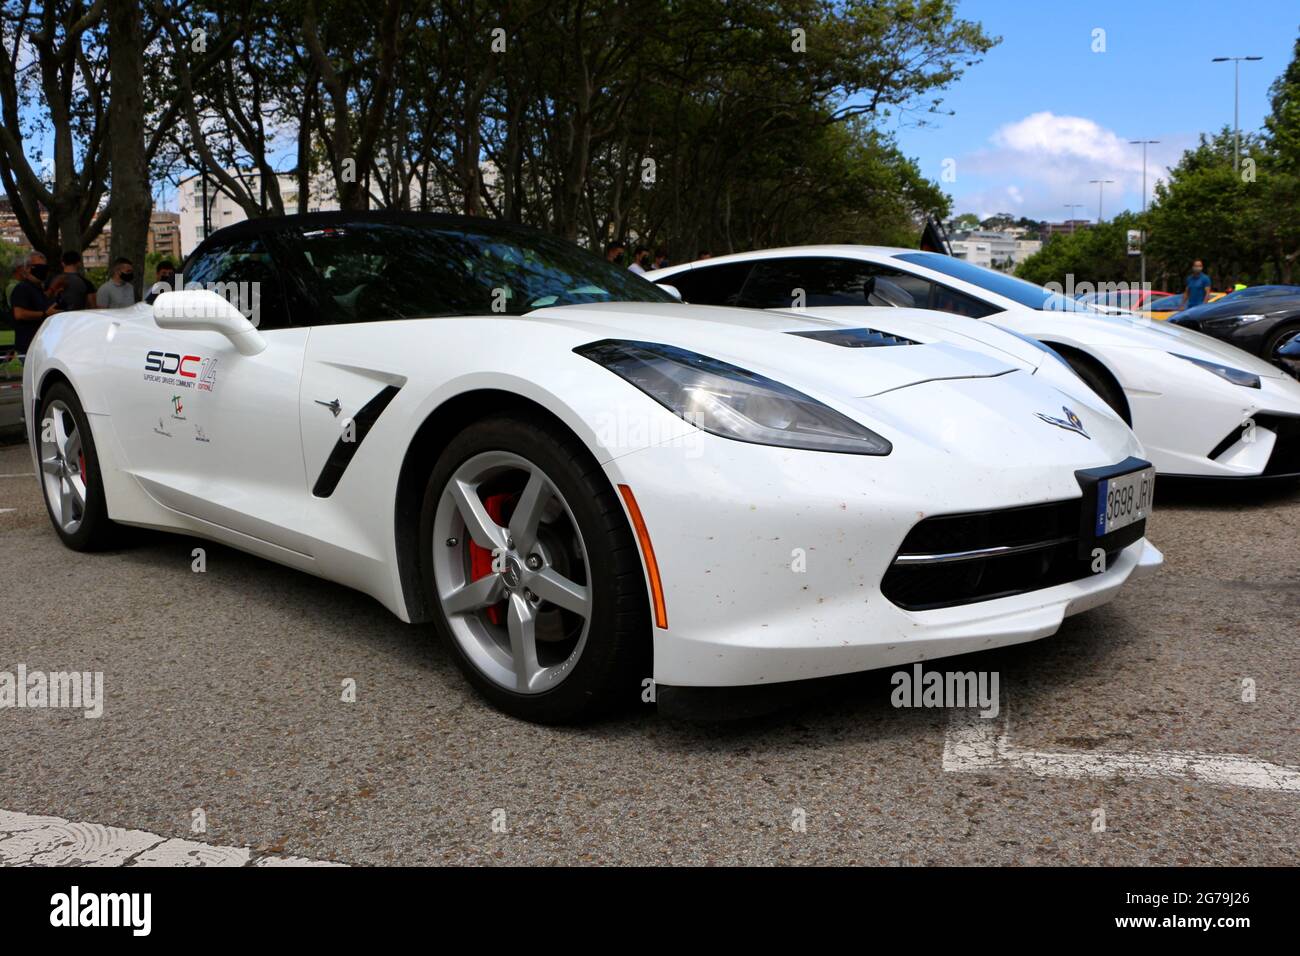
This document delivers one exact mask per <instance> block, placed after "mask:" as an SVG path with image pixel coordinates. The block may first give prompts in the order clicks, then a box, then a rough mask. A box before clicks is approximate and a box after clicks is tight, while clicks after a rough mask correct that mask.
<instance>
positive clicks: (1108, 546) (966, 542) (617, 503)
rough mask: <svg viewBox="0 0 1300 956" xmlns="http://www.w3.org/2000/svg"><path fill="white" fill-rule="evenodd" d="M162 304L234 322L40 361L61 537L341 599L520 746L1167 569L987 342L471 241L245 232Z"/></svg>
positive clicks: (1092, 407)
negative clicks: (274, 578) (326, 588)
mask: <svg viewBox="0 0 1300 956" xmlns="http://www.w3.org/2000/svg"><path fill="white" fill-rule="evenodd" d="M186 270H187V272H186V275H185V280H186V282H187V285H188V284H193V283H203V284H215V285H217V286H219V287H220V288H222V289H223V291H225V292H226V293H227V295H228V296H229V295H231V294H234V295H235V296H236V297H237V300H238V301H239V302H240V304H241V305H242V306H243V307H244V311H248V312H251V313H252V314H253V318H255V319H256V320H257V324H256V325H254V323H253V322H251V321H250V320H249V317H248V316H246V315H244V314H242V313H241V310H240V308H237V307H236V306H235V305H232V304H231V303H230V302H229V301H228V299H227V298H223V297H222V296H221V295H218V294H217V292H215V291H212V290H210V289H194V288H187V289H186V290H185V291H178V292H165V293H163V294H161V295H159V296H158V298H157V299H156V301H155V303H154V304H153V305H152V306H148V305H143V304H142V305H137V306H135V307H133V308H129V309H119V310H112V311H85V312H73V313H64V314H60V315H57V316H54V317H52V318H51V319H49V320H47V321H46V322H45V324H44V326H43V327H42V329H41V330H40V332H39V334H38V335H37V338H36V341H35V343H34V344H33V346H32V349H31V351H30V352H29V355H28V361H27V365H26V368H25V373H24V381H23V387H24V396H25V401H26V402H27V407H28V408H29V409H31V410H32V414H31V415H29V416H28V421H29V422H31V423H32V425H31V427H30V428H29V431H30V435H29V437H30V440H31V445H32V452H33V455H34V456H35V460H36V464H37V469H38V474H39V477H40V481H41V483H42V487H43V489H44V493H45V500H46V504H47V506H48V508H49V513H50V518H51V520H52V522H53V524H54V528H55V530H56V531H57V532H58V534H59V536H60V537H61V538H62V539H63V541H64V542H65V543H66V544H67V545H69V546H70V547H73V548H78V549H96V548H104V547H107V546H109V545H110V544H111V542H112V541H113V536H114V532H115V530H116V529H117V527H118V526H119V525H139V526H146V527H151V528H159V529H165V530H169V531H177V532H182V533H187V534H194V535H200V536H203V537H207V538H210V539H214V540H217V541H222V542H225V543H227V544H229V545H232V546H234V547H237V548H242V549H244V550H246V551H249V552H252V553H254V554H257V555H261V556H263V557H266V558H269V559H271V560H274V561H278V562H281V563H283V564H286V565H289V566H291V567H295V568H300V569H302V570H304V571H308V572H311V573H313V574H317V575H320V576H322V577H325V578H327V579H329V580H331V581H336V582H339V583H341V584H344V585H347V586H349V587H353V588H356V589H358V590H360V591H363V592H365V593H367V594H370V595H373V596H374V597H375V598H376V599H377V600H379V601H380V602H382V603H383V604H384V605H385V606H386V607H388V608H389V609H390V610H391V611H392V612H393V613H394V614H396V615H398V616H399V617H400V618H402V619H403V620H405V621H410V622H432V623H433V624H434V625H435V627H436V629H437V630H438V631H439V632H440V633H441V634H442V635H443V636H444V637H445V638H446V639H447V640H448V642H449V645H450V647H451V648H452V649H453V652H454V654H455V657H456V660H457V661H458V662H459V664H460V665H461V666H462V668H463V670H464V671H465V673H466V674H467V675H468V677H469V679H470V680H471V682H472V683H473V684H474V685H475V686H477V687H478V688H479V689H480V690H481V691H482V692H483V693H484V694H485V695H486V696H487V697H489V698H490V699H491V700H492V701H494V702H495V703H496V704H497V705H498V706H500V707H501V708H503V709H505V710H507V711H508V712H510V713H512V714H515V715H518V716H521V717H524V718H528V719H532V720H540V721H567V720H573V719H577V718H580V717H582V716H584V715H585V714H587V713H589V712H591V711H593V710H596V709H598V708H601V707H604V706H607V705H610V704H613V703H616V702H617V701H618V700H620V699H624V700H629V701H633V700H636V699H639V698H640V697H641V695H642V694H643V693H644V691H645V688H646V687H648V686H650V685H649V679H650V678H653V681H654V686H655V687H656V688H657V690H658V700H659V703H660V705H661V707H663V706H665V705H669V706H670V709H671V702H672V701H673V700H678V701H681V700H685V699H687V698H688V697H689V696H690V694H689V693H688V692H687V691H686V690H685V689H686V688H718V687H736V686H743V685H756V684H773V683H779V682H784V681H793V680H797V679H801V678H813V677H821V676H825V675H832V674H842V673H848V672H854V671H859V670H864V669H868V668H875V667H882V666H888V665H895V664H900V663H904V662H913V661H917V660H922V659H928V658H933V657H938V656H942V655H947V654H954V653H961V652H965V651H971V650H977V649H980V648H986V647H992V646H997V645H1003V644H1011V643H1016V642H1020V641H1028V640H1033V639H1035V638H1039V637H1043V636H1045V635H1048V634H1051V633H1053V632H1054V631H1055V630H1056V629H1057V628H1058V627H1059V626H1060V624H1061V620H1062V618H1063V617H1064V616H1065V615H1067V614H1073V613H1076V612H1079V611H1083V610H1086V609H1088V608H1090V607H1094V606H1096V605H1097V604H1100V603H1102V602H1104V601H1106V600H1108V599H1109V598H1111V597H1112V596H1113V595H1114V594H1115V593H1116V591H1117V590H1118V589H1119V588H1120V587H1121V585H1123V583H1124V582H1125V581H1126V580H1127V579H1128V578H1129V577H1130V576H1132V575H1133V574H1134V573H1135V572H1138V571H1142V570H1147V569H1151V568H1154V567H1155V566H1157V565H1158V564H1159V563H1160V561H1161V557H1160V554H1159V552H1158V551H1157V550H1156V549H1155V548H1154V547H1152V546H1151V545H1150V544H1148V543H1147V541H1146V539H1145V537H1144V533H1145V519H1146V516H1147V514H1148V512H1149V508H1150V502H1151V495H1152V485H1153V482H1154V472H1153V470H1152V469H1151V468H1150V467H1149V465H1148V463H1147V462H1146V461H1144V460H1143V459H1142V457H1141V456H1142V449H1141V447H1140V445H1139V444H1138V442H1137V440H1136V438H1135V437H1134V435H1133V433H1132V432H1131V431H1130V430H1129V428H1128V427H1127V426H1126V425H1125V424H1124V423H1123V422H1122V421H1121V420H1120V418H1119V417H1118V416H1117V415H1115V414H1114V413H1113V412H1112V411H1111V410H1110V409H1108V408H1106V407H1105V405H1104V404H1103V403H1102V402H1100V401H1099V400H1097V398H1096V396H1094V395H1092V394H1091V393H1089V392H1088V391H1087V390H1086V389H1083V388H1081V387H1079V383H1078V382H1077V380H1075V379H1074V378H1073V376H1072V375H1070V374H1069V372H1068V370H1066V369H1065V368H1064V366H1063V365H1061V363H1059V362H1058V361H1056V360H1055V359H1054V358H1052V357H1050V356H1049V355H1048V353H1046V352H1045V351H1044V350H1042V349H1041V348H1039V347H1037V346H1035V345H1031V344H1029V343H1026V342H1025V341H1023V340H1021V339H1019V338H1017V337H1015V336H1012V335H1009V334H1006V333H1003V332H1001V331H999V330H997V329H993V328H982V327H973V328H968V327H965V324H964V323H960V322H958V321H956V320H952V319H949V318H948V317H945V316H936V315H935V314H933V313H925V312H916V311H911V310H897V311H895V312H893V313H875V315H874V318H875V319H878V320H879V321H874V322H873V323H872V325H871V326H869V327H868V326H866V325H863V324H862V323H858V322H848V323H846V322H841V321H837V320H836V319H833V318H832V319H818V318H813V317H810V316H796V315H789V314H779V313H772V312H767V313H764V312H758V311H752V310H741V309H726V308H709V307H694V306H688V305H683V304H680V303H678V302H677V301H675V300H674V299H673V298H671V297H670V295H669V294H668V293H666V292H664V291H663V290H661V289H659V288H658V287H656V286H654V285H652V284H651V283H648V282H645V281H644V280H642V279H640V278H638V277H637V276H634V275H632V274H631V273H629V272H627V271H625V270H622V269H618V268H615V267H613V266H610V265H608V264H607V263H605V262H603V261H601V260H600V259H598V258H597V257H594V256H591V255H589V254H588V253H586V252H583V251H581V250H579V249H577V248H576V247H574V246H572V245H571V244H569V243H566V242H563V241H561V240H558V239H555V238H553V237H548V236H544V235H542V234H540V233H536V232H533V231H531V230H527V229H523V228H521V227H515V226H507V225H503V224H498V223H491V222H486V221H483V220H479V219H472V220H471V219H461V218H457V217H442V216H421V215H415V214H395V213H394V214H380V213H370V214H348V213H323V214H312V215H307V216H290V217H285V218H281V219H274V220H256V221H251V222H247V223H242V224H239V225H235V226H232V227H229V228H227V229H223V230H221V231H220V232H218V233H216V234H214V235H213V236H211V237H210V238H208V239H207V240H206V241H205V242H204V243H203V244H202V245H201V246H200V247H199V248H198V249H197V250H196V251H195V253H194V254H193V255H192V256H191V258H190V260H189V261H188V262H187V264H186ZM241 284H242V285H241ZM243 292H248V293H250V295H248V296H246V295H243V294H242V293H243ZM250 297H251V299H252V300H253V301H252V305H251V306H250V305H249V298H250Z"/></svg>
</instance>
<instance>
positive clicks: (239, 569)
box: [0, 445, 1300, 865]
mask: <svg viewBox="0 0 1300 956" xmlns="http://www.w3.org/2000/svg"><path fill="white" fill-rule="evenodd" d="M31 472H32V462H31V458H30V456H29V454H28V452H27V450H26V448H25V447H24V446H21V445H7V446H4V447H0V475H3V477H0V569H2V570H3V576H2V578H0V580H2V581H3V588H4V594H5V611H4V615H3V626H0V671H9V672H14V671H15V669H16V668H17V667H18V666H19V665H20V664H21V665H23V666H24V667H25V668H27V669H28V670H29V671H36V670H40V671H47V672H55V671H63V670H76V671H82V672H95V671H102V672H103V675H104V676H103V681H104V685H103V686H104V702H103V715H102V717H100V718H98V719H87V718H86V717H84V716H83V715H82V713H81V712H79V711H78V712H72V711H69V710H53V709H3V710H0V751H2V752H3V753H4V754H5V761H4V770H3V786H2V787H0V811H8V812H9V813H10V814H11V815H15V814H19V815H21V814H26V815H37V816H51V817H58V818H62V819H63V820H65V821H77V822H86V823H88V824H102V825H104V826H108V827H119V828H125V829H128V830H133V831H148V833H150V834H155V835H157V836H158V838H159V839H168V840H171V839H175V840H189V841H197V842H200V843H207V844H212V845H213V846H214V847H218V846H219V847H247V848H250V854H251V856H252V858H254V859H256V858H259V857H265V856H268V855H270V856H277V857H288V858H305V859H311V860H328V861H338V862H343V863H350V864H356V865H366V864H431V863H432V864H437V863H458V864H459V863H505V864H512V863H513V864H549V863H628V864H661V863H679V864H704V863H752V864H767V863H835V864H838V863H862V864H925V863H931V864H965V863H993V864H1017V863H1026V864H1027V863H1035V864H1044V863H1046V864H1052V863H1060V864H1124V863H1127V864H1207V863H1220V864H1283V865H1286V864H1291V865H1293V864H1295V863H1297V862H1298V861H1300V852H1298V843H1300V785H1297V780H1300V733H1298V732H1297V730H1298V729H1300V652H1298V651H1297V645H1298V644H1300V490H1298V489H1296V488H1295V487H1291V488H1284V489H1281V490H1276V489H1272V490H1270V489H1264V490H1251V489H1243V488H1241V487H1230V488H1229V487H1221V488H1208V489H1185V488H1173V487H1168V488H1166V487H1165V486H1162V487H1161V488H1160V490H1159V491H1158V493H1157V502H1156V513H1155V515H1154V517H1153V519H1152V521H1151V523H1150V525H1149V536H1150V538H1151V539H1152V540H1153V541H1154V542H1155V543H1156V545H1157V546H1158V547H1160V548H1161V549H1162V550H1163V551H1164V552H1165V556H1166V565H1165V567H1164V568H1163V569H1162V570H1161V571H1160V572H1159V573H1158V574H1156V575H1154V576H1153V577H1150V578H1148V579H1146V580H1143V581H1138V582H1133V583H1132V584H1130V585H1129V586H1128V587H1127V588H1126V589H1125V590H1124V591H1123V592H1122V593H1121V594H1120V596H1119V598H1118V599H1117V600H1116V601H1114V602H1113V603H1112V604H1110V605H1108V606H1106V607H1103V608H1100V609H1098V610H1095V611H1092V612H1089V613H1087V614H1084V615H1082V616H1079V617H1075V618H1072V619H1070V620H1068V621H1067V622H1066V624H1065V626H1064V627H1063V628H1062V630H1061V631H1060V633H1058V634H1057V635H1055V636H1054V637H1050V638H1047V639H1044V640H1041V641H1037V642H1034V643H1031V644H1027V645H1022V646H1020V647H1015V648H1009V649H1004V650H999V651H990V652H985V653H981V654H977V655H968V656H967V657H964V658H960V659H956V660H953V661H950V662H946V663H930V664H928V665H927V666H928V667H932V668H938V669H953V670H958V669H960V670H984V671H997V672H998V673H999V675H1000V685H1001V691H1002V697H1003V709H1002V713H1001V714H1000V715H999V717H998V718H996V719H995V720H994V721H991V722H985V723H984V724H977V725H972V723H971V721H970V720H969V719H967V715H966V714H965V713H953V712H951V711H948V710H942V709H896V708H894V707H893V706H892V705H891V702H890V694H891V690H892V688H891V686H890V683H889V675H888V673H887V672H882V673H875V674H868V675H862V676H860V677H857V678H854V679H852V680H849V681H844V682H839V683H836V684H835V685H833V687H831V688H828V690H827V693H825V694H822V695H819V697H818V699H817V700H816V701H815V702H813V703H808V704H804V705H801V706H797V707H795V708H793V709H788V710H785V711H782V712H779V713H775V714H771V715H769V716H766V717H762V718H758V719H753V720H749V721H745V722H739V723H726V724H707V725H701V724H690V723H682V722H675V721H669V720H666V719H664V718H661V717H659V716H657V715H656V713H655V711H654V708H653V707H651V706H649V705H647V706H646V707H645V708H644V710H642V711H640V712H636V711H632V712H629V713H627V714H623V715H619V716H617V717H614V718H611V719H608V720H605V721H603V722H600V723H597V724H594V725H590V726H586V727H581V728H548V727H539V726H531V725H528V724H523V723H519V722H517V721H515V720H512V719H509V718H507V717H504V716H502V715H501V714H499V713H497V712H495V711H494V710H492V709H490V708H489V707H488V706H487V705H486V704H485V703H483V702H482V701H481V700H480V699H478V698H477V697H476V696H475V695H474V693H473V692H472V691H471V689H470V688H469V686H468V685H467V684H466V682H465V681H464V680H463V679H462V677H461V676H460V673H459V672H458V671H457V669H456V667H455V666H454V664H453V663H452V660H451V658H450V655H449V653H448V651H447V650H446V649H445V648H443V647H442V646H440V645H439V644H438V643H437V642H436V640H435V639H434V638H433V635H432V632H431V630H430V629H429V628H428V627H424V626H411V625H406V624H402V623H401V622H399V621H398V620H397V619H396V618H394V617H392V615H391V614H389V613H388V612H387V611H386V610H385V609H384V608H382V607H380V606H379V605H378V604H377V603H375V602H374V601H372V600H371V599H369V598H367V597H364V596H362V595H360V594H357V593H355V592H352V591H349V590H347V589H345V588H342V587H339V586H336V585H333V584H330V583H328V582H325V581H322V580H319V579H316V578H313V577H310V576H307V575H304V574H300V573H297V572H294V571H290V570H288V569H285V568H281V567H279V566H277V565H274V564H271V563H269V562H266V561H262V560H260V559H257V558H254V557H250V556H247V555H244V554H241V553H239V552H236V551H233V550H230V549H228V548H225V547H221V546H218V545H214V544H211V543H205V542H200V541H196V540H194V539H189V538H182V537H174V536H166V535H155V534H142V535H141V536H140V539H139V541H138V542H137V543H135V544H134V545H133V546H132V547H131V548H129V549H127V550H124V551H121V552H117V553H114V554H107V555H83V554H76V553H73V552H71V551H68V550H66V549H65V548H63V547H62V546H61V545H60V543H59V541H58V539H57V537H56V536H55V534H54V532H53V530H52V529H51V528H50V525H49V522H48V520H47V518H46V515H45V511H44V506H43V503H42V501H41V496H40V491H39V488H38V485H37V482H36V479H35V478H34V477H33V475H32V474H31ZM195 547H203V548H205V549H206V565H207V569H206V571H205V572H204V573H195V572H194V571H193V570H192V561H193V558H192V550H193V549H194V548H195ZM348 681H355V687H356V694H355V697H356V699H355V702H349V701H346V700H344V699H343V698H344V697H345V696H348V695H347V694H346V693H345V682H348ZM1251 688H1253V696H1254V700H1253V701H1244V700H1243V696H1246V697H1250V696H1251V693H1250V692H1249V691H1250V689H1251ZM972 726H974V730H973V731H972V730H971V728H972ZM972 733H974V736H972ZM196 811H198V813H199V815H197V816H196ZM1099 811H1100V812H1099ZM196 819H205V820H206V825H205V826H204V827H203V828H202V829H201V830H200V831H198V832H196V830H195V829H194V821H195V820H196ZM2 821H3V818H0V822H2ZM1099 823H1100V824H1103V825H1104V826H1099ZM12 839H14V838H13V837H12V835H10V837H9V838H8V839H7V838H6V833H5V832H4V827H3V826H0V861H5V862H17V861H18V860H17V858H16V856H15V854H14V853H13V852H10V853H8V854H7V853H6V846H7V845H8V844H9V842H10V841H11V840H12ZM250 854H243V855H242V856H241V855H240V854H238V853H232V854H229V856H230V857H231V858H232V859H236V860H237V861H247V860H248V859H249V857H250ZM191 855H193V854H191ZM223 859H225V856H223V854H220V853H214V854H213V858H212V861H213V862H221V861H222V860H223ZM119 862H120V861H119Z"/></svg>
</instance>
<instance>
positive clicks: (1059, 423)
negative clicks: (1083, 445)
mask: <svg viewBox="0 0 1300 956" xmlns="http://www.w3.org/2000/svg"><path fill="white" fill-rule="evenodd" d="M1061 411H1063V412H1065V417H1064V418H1053V417H1052V416H1051V415H1045V414H1044V413H1042V412H1036V413H1035V414H1037V415H1038V418H1039V419H1040V420H1041V421H1045V422H1047V424H1049V425H1055V426H1056V427H1057V428H1064V429H1065V430H1066V431H1067V432H1074V433H1076V434H1079V435H1082V436H1083V437H1084V438H1086V439H1088V440H1089V441H1092V436H1091V435H1089V434H1088V433H1087V432H1086V431H1084V430H1083V419H1081V418H1080V417H1079V416H1078V415H1076V414H1075V413H1074V412H1073V411H1072V410H1071V409H1069V408H1066V407H1065V406H1064V405H1062V406H1061Z"/></svg>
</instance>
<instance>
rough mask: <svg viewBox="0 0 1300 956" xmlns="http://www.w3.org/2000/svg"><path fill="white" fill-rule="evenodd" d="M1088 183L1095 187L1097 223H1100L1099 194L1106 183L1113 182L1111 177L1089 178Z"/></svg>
mask: <svg viewBox="0 0 1300 956" xmlns="http://www.w3.org/2000/svg"><path fill="white" fill-rule="evenodd" d="M1088 182H1089V183H1092V184H1094V185H1096V187H1097V225H1099V226H1100V225H1101V194H1102V192H1103V191H1104V190H1105V188H1106V184H1107V183H1114V182H1115V180H1113V179H1090V180H1088Z"/></svg>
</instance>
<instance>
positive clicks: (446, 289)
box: [282, 222, 677, 322]
mask: <svg viewBox="0 0 1300 956" xmlns="http://www.w3.org/2000/svg"><path fill="white" fill-rule="evenodd" d="M282 240H283V241H284V242H285V245H286V246H287V250H286V251H287V252H288V253H289V255H290V258H291V259H294V260H296V261H297V262H298V267H299V269H302V268H304V265H303V263H304V262H305V268H306V271H307V274H308V276H309V280H310V284H311V285H313V286H314V287H315V288H313V289H309V290H308V292H309V294H311V295H312V297H313V299H315V300H316V301H317V303H318V304H319V306H320V308H321V310H322V311H323V312H325V313H328V314H329V317H330V320H331V321H334V322H361V321H375V320H382V319H404V318H427V317H437V316H453V315H490V314H493V313H499V314H503V315H523V314H525V313H527V312H531V311H533V310H534V309H542V308H546V307H548V306H559V305H577V304H582V303H591V302H676V301H677V300H676V299H675V298H673V297H672V296H671V295H669V294H668V293H666V292H664V291H662V290H661V289H660V288H659V287H658V286H656V285H654V284H653V283H651V282H647V281H646V280H644V279H642V278H641V277H639V276H638V275H636V274H635V273H632V272H629V271H628V270H626V269H622V268H619V267H617V266H614V265H610V264H609V263H607V262H605V261H603V260H602V259H600V258H599V257H597V256H594V255H592V254H591V253H589V252H586V251H584V250H582V249H580V248H578V247H577V246H576V245H574V244H572V243H570V242H566V241H564V240H563V239H559V238H556V237H554V236H547V235H545V234H542V233H534V232H531V231H528V230H523V229H517V230H516V229H511V228H496V227H493V226H490V225H485V227H484V228H482V229H479V228H475V227H473V226H472V225H459V224H457V225H451V226H443V225H437V224H430V225H425V224H420V223H405V222H358V223H346V224H343V225H338V226H328V227H320V228H310V227H308V228H303V229H301V230H297V231H295V232H293V233H289V234H287V235H282Z"/></svg>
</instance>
